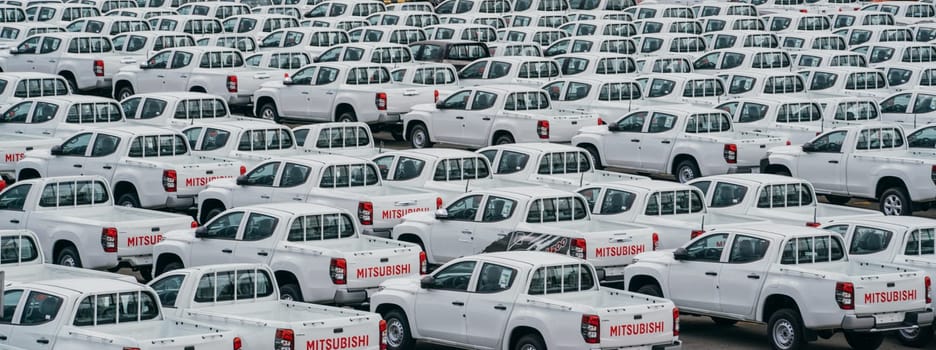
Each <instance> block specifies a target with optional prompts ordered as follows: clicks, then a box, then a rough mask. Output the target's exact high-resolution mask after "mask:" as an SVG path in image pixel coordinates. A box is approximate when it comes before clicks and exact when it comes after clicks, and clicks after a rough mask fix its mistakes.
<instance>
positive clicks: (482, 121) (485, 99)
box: [459, 90, 497, 145]
mask: <svg viewBox="0 0 936 350" xmlns="http://www.w3.org/2000/svg"><path fill="white" fill-rule="evenodd" d="M496 100H497V95H496V94H492V93H490V92H485V91H480V90H478V91H476V92H475V94H474V96H472V99H471V107H470V108H469V109H468V110H467V111H465V113H464V118H465V119H464V120H460V121H461V122H462V123H463V125H464V127H463V128H462V134H461V138H460V142H459V143H463V144H466V145H487V144H488V143H489V141H491V140H488V137H490V135H491V127H493V126H494V117H493V115H494V113H495V112H496V110H495V108H494V102H495V101H496Z"/></svg>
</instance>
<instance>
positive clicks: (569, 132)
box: [542, 111, 598, 142]
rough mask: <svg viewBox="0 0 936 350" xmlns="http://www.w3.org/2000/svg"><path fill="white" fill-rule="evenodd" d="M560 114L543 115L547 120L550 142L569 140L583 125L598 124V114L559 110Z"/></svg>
mask: <svg viewBox="0 0 936 350" xmlns="http://www.w3.org/2000/svg"><path fill="white" fill-rule="evenodd" d="M561 112H562V114H561V115H553V116H545V117H544V118H542V119H543V120H546V121H548V122H549V141H550V142H571V141H572V136H575V134H577V133H578V131H579V129H581V128H582V127H583V126H593V125H598V115H597V114H594V113H582V112H577V111H561Z"/></svg>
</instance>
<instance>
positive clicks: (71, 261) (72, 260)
mask: <svg viewBox="0 0 936 350" xmlns="http://www.w3.org/2000/svg"><path fill="white" fill-rule="evenodd" d="M55 264H56V265H62V266H71V267H81V256H80V255H78V249H75V247H73V246H67V247H65V248H62V250H61V251H60V252H59V254H58V256H57V257H55Z"/></svg>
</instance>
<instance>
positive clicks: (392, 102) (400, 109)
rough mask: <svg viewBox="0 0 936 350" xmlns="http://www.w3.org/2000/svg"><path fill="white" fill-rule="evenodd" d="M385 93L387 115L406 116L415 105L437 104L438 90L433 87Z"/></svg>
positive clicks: (400, 89)
mask: <svg viewBox="0 0 936 350" xmlns="http://www.w3.org/2000/svg"><path fill="white" fill-rule="evenodd" d="M378 92H379V91H378ZM385 92H386V93H387V114H405V113H409V112H410V110H411V109H412V108H413V106H415V105H418V104H426V103H435V102H436V97H435V92H436V89H435V88H433V87H431V86H408V87H400V88H391V89H387V90H386V91H385Z"/></svg>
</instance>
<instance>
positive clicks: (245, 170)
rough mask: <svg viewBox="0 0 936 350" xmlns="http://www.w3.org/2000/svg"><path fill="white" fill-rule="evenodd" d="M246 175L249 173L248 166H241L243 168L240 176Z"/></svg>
mask: <svg viewBox="0 0 936 350" xmlns="http://www.w3.org/2000/svg"><path fill="white" fill-rule="evenodd" d="M246 173H247V166H245V165H241V167H240V174H241V175H244V174H246Z"/></svg>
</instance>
